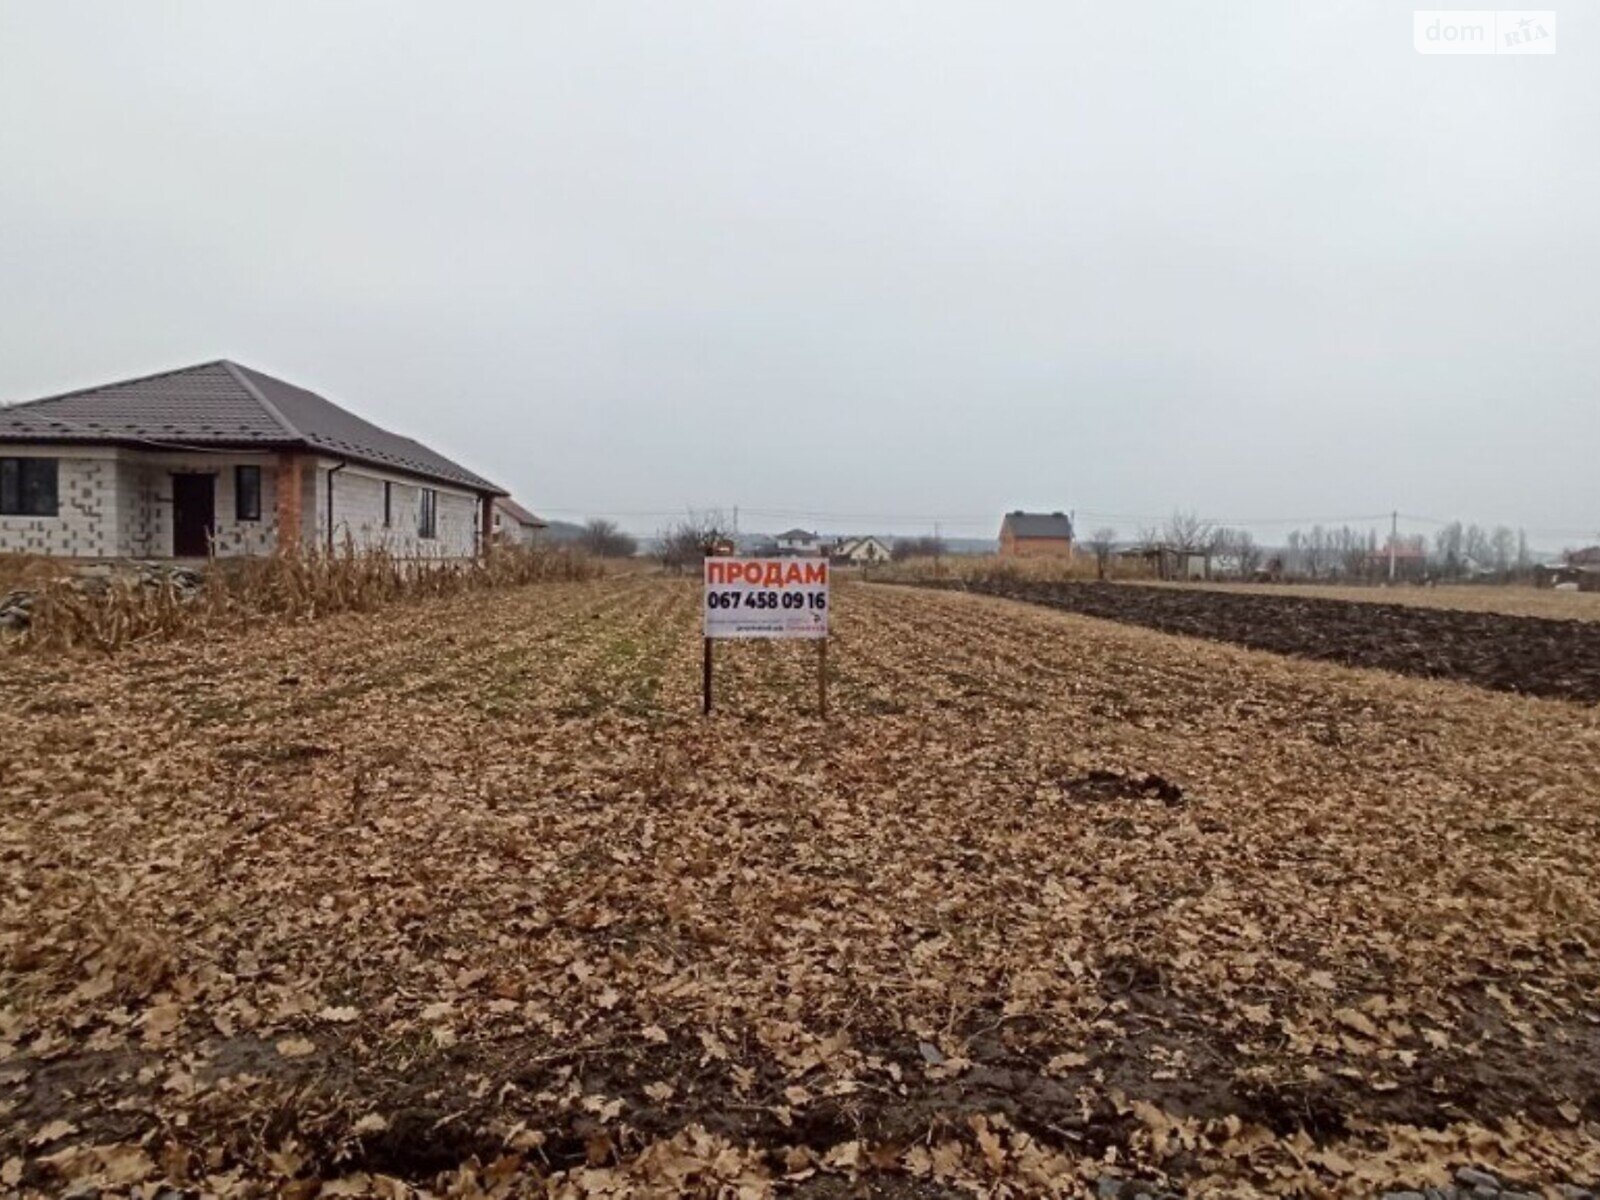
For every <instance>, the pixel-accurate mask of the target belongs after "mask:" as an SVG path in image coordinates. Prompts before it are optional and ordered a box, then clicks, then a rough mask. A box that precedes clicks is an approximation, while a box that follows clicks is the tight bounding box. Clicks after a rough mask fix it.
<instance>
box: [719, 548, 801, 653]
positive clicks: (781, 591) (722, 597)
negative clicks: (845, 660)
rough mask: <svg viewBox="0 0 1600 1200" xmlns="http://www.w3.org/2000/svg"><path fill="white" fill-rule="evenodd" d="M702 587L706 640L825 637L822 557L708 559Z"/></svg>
mask: <svg viewBox="0 0 1600 1200" xmlns="http://www.w3.org/2000/svg"><path fill="white" fill-rule="evenodd" d="M705 585H706V586H705V611H706V637H708V638H825V637H827V636H828V562H827V560H826V559H823V558H708V559H706V560H705Z"/></svg>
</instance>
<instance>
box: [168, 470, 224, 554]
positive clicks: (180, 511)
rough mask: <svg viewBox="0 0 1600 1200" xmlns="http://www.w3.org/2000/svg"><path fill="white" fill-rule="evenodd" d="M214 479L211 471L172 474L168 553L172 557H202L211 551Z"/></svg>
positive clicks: (214, 514) (215, 518) (215, 515)
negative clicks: (210, 473) (170, 552)
mask: <svg viewBox="0 0 1600 1200" xmlns="http://www.w3.org/2000/svg"><path fill="white" fill-rule="evenodd" d="M216 486H217V481H216V477H215V476H214V475H174V476H173V477H172V553H173V556H174V557H175V558H204V557H206V555H208V554H209V553H211V535H212V534H213V533H215V532H216V528H217V495H216Z"/></svg>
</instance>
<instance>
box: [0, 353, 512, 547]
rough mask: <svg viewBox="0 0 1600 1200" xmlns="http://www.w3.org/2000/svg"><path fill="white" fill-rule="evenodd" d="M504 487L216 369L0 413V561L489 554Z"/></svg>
mask: <svg viewBox="0 0 1600 1200" xmlns="http://www.w3.org/2000/svg"><path fill="white" fill-rule="evenodd" d="M505 494H506V493H505V490H504V489H503V488H500V487H497V486H495V485H494V484H492V483H490V482H489V481H488V480H487V479H484V478H483V477H481V476H479V475H475V474H473V473H472V472H471V471H469V470H467V469H466V468H465V467H463V466H460V465H458V464H456V463H454V462H451V461H450V460H449V459H448V458H446V457H445V456H444V455H442V454H439V453H438V452H437V451H434V450H431V449H429V448H428V447H427V446H424V445H422V444H421V443H420V442H415V441H413V440H411V439H410V438H408V437H402V436H400V435H399V434H396V433H390V432H389V431H388V430H386V429H380V428H379V427H378V426H376V425H374V424H372V423H371V422H369V421H365V420H363V419H362V418H360V417H358V416H356V415H355V414H354V413H351V412H347V411H346V410H345V409H343V408H340V407H339V406H338V405H336V404H334V403H332V402H331V401H329V400H325V399H324V398H323V397H321V396H319V395H317V394H316V393H315V392H309V391H307V390H306V389H304V388H301V387H296V386H295V385H293V384H291V383H285V382H284V381H283V380H281V379H274V378H273V377H272V376H271V375H263V374H262V373H261V372H259V371H252V370H251V369H250V368H249V367H243V366H240V365H239V364H238V363H233V362H228V361H225V360H219V361H217V362H209V363H202V364H201V365H199V366H195V367H185V368H182V369H181V370H176V371H167V372H164V373H162V374H159V375H149V376H145V377H143V378H139V379H129V380H125V381H123V382H121V383H110V384H104V385H102V386H99V387H92V388H85V389H83V390H81V391H76V392H69V393H66V394H65V395H60V396H51V397H48V398H46V399H43V400H32V401H28V402H26V403H23V404H14V405H11V406H9V407H0V552H7V551H9V552H19V553H25V554H39V555H49V556H65V557H79V558H163V557H168V556H171V557H177V558H190V557H195V558H198V557H202V556H205V555H208V554H215V555H218V556H225V555H245V554H265V553H270V552H271V551H273V550H275V549H278V548H280V547H286V546H292V545H297V546H304V547H309V548H325V549H330V550H331V549H335V548H342V547H343V546H344V545H346V544H347V543H348V544H351V545H354V546H355V547H357V548H363V547H376V546H383V547H388V548H390V549H392V550H394V551H395V552H396V553H401V554H406V555H415V556H422V557H428V558H464V557H469V556H471V555H473V554H476V553H479V552H480V551H483V550H487V549H488V546H489V544H490V539H491V537H492V534H493V516H492V509H493V505H494V501H495V500H496V499H498V498H500V497H503V496H505Z"/></svg>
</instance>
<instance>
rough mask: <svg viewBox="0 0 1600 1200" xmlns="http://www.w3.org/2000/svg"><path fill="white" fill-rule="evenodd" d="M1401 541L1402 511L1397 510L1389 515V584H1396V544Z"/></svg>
mask: <svg viewBox="0 0 1600 1200" xmlns="http://www.w3.org/2000/svg"><path fill="white" fill-rule="evenodd" d="M1399 541H1400V510H1399V509H1395V510H1394V511H1393V512H1391V513H1390V514H1389V582H1390V583H1393V582H1394V553H1395V546H1396V543H1398V542H1399Z"/></svg>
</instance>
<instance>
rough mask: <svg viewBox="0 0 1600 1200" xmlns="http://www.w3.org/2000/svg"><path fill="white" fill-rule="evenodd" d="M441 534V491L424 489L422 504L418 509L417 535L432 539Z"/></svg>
mask: <svg viewBox="0 0 1600 1200" xmlns="http://www.w3.org/2000/svg"><path fill="white" fill-rule="evenodd" d="M438 535H439V493H438V492H436V491H434V490H433V489H432V488H423V489H422V505H421V507H420V508H419V509H418V510H417V536H418V537H420V538H424V539H427V540H429V541H431V540H432V539H433V538H435V537H437V536H438Z"/></svg>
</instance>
